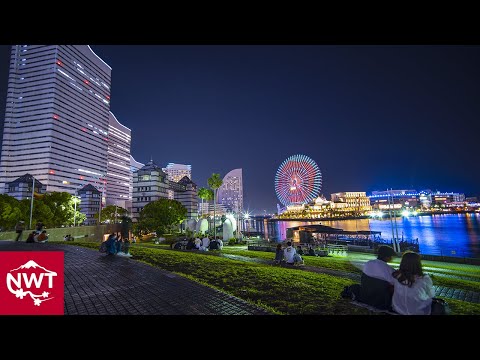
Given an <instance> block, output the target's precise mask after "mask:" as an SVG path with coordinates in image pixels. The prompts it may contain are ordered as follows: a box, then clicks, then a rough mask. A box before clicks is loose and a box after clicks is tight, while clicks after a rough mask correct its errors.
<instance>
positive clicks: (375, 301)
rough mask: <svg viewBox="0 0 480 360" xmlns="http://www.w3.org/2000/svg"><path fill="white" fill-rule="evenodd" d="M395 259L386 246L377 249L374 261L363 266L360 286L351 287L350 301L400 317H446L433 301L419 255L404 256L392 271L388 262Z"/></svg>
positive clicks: (443, 307) (440, 305)
mask: <svg viewBox="0 0 480 360" xmlns="http://www.w3.org/2000/svg"><path fill="white" fill-rule="evenodd" d="M396 255H397V254H396V252H395V251H394V250H393V248H391V247H390V246H386V245H382V246H380V247H379V248H378V255H377V258H376V259H374V260H370V261H368V262H367V263H366V264H365V265H364V267H363V272H362V276H361V280H360V285H353V286H352V293H353V296H352V298H353V299H354V300H357V301H359V302H362V303H365V304H368V305H370V306H373V307H375V308H378V309H382V310H390V311H394V312H396V313H398V314H401V315H430V314H432V315H436V314H442V315H444V314H446V313H447V311H448V308H447V307H446V304H445V302H444V301H442V300H441V299H437V298H435V297H434V296H435V289H434V288H433V282H432V279H431V278H430V276H429V275H428V274H425V273H424V272H423V269H422V262H421V257H420V255H419V254H418V253H415V252H412V251H407V252H405V253H404V254H403V256H402V259H401V262H400V266H399V268H398V270H395V269H394V268H393V267H391V266H390V265H388V262H390V261H392V259H393V257H395V256H396Z"/></svg>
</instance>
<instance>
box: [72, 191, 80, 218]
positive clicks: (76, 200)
mask: <svg viewBox="0 0 480 360" xmlns="http://www.w3.org/2000/svg"><path fill="white" fill-rule="evenodd" d="M78 201H79V199H78V197H77V190H76V189H75V195H74V197H73V204H74V206H75V210H74V212H73V227H75V224H76V220H77V202H78Z"/></svg>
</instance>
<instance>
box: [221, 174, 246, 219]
mask: <svg viewBox="0 0 480 360" xmlns="http://www.w3.org/2000/svg"><path fill="white" fill-rule="evenodd" d="M217 203H218V204H223V205H225V207H226V208H227V209H228V210H229V211H231V212H235V213H241V212H242V211H243V179H242V169H234V170H232V171H230V172H229V173H228V174H227V175H225V177H224V178H223V184H222V186H220V187H219V188H218V192H217Z"/></svg>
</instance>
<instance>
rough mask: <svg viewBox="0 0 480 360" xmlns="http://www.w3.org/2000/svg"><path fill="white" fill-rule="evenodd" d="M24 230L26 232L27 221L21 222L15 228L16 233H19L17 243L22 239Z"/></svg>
mask: <svg viewBox="0 0 480 360" xmlns="http://www.w3.org/2000/svg"><path fill="white" fill-rule="evenodd" d="M23 230H25V221H22V220H20V221H19V222H18V223H17V225H16V226H15V232H16V233H17V238H16V239H15V241H19V240H21V239H22V234H23Z"/></svg>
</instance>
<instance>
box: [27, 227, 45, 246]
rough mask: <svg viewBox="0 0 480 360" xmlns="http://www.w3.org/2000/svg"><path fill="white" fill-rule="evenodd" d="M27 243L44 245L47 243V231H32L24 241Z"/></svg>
mask: <svg viewBox="0 0 480 360" xmlns="http://www.w3.org/2000/svg"><path fill="white" fill-rule="evenodd" d="M26 242H27V243H34V242H38V243H42V244H43V243H46V242H48V235H47V230H43V231H42V232H39V231H32V232H31V233H30V234H29V235H28V238H27V240H26Z"/></svg>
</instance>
